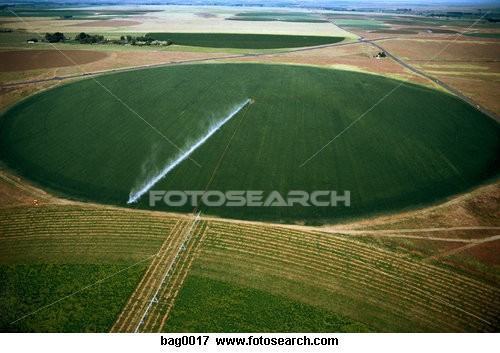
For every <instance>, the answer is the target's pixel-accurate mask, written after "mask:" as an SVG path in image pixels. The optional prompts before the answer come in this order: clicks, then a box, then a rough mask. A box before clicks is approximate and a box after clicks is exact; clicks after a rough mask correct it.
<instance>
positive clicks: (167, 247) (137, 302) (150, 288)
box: [111, 220, 187, 332]
mask: <svg viewBox="0 0 500 353" xmlns="http://www.w3.org/2000/svg"><path fill="white" fill-rule="evenodd" d="M186 223H187V221H184V220H181V221H178V223H177V224H176V225H175V227H174V228H173V229H172V232H171V233H170V235H169V236H168V237H167V238H166V240H165V241H164V243H163V245H162V246H161V248H160V250H159V251H158V253H157V255H156V256H155V258H154V259H153V261H152V262H151V265H150V266H149V267H148V269H147V271H146V273H145V275H144V277H143V278H142V279H141V282H140V283H139V285H138V286H137V287H136V289H135V291H134V293H133V294H132V296H131V297H130V298H129V300H128V302H127V304H126V305H125V307H124V308H123V310H122V312H121V314H120V315H119V316H118V319H117V320H116V322H115V324H114V325H113V327H112V328H111V331H112V332H134V331H135V329H136V327H137V325H138V324H139V323H140V321H141V319H142V315H143V312H144V311H145V310H146V308H147V306H148V302H149V300H150V296H151V294H152V293H154V291H155V290H156V284H157V282H158V279H159V277H160V278H161V277H162V276H163V275H164V273H165V272H166V271H168V264H169V260H170V261H171V260H173V256H175V255H174V254H175V252H176V250H177V249H178V247H179V246H180V244H182V239H183V236H184V228H185V226H186Z"/></svg>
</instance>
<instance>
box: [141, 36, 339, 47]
mask: <svg viewBox="0 0 500 353" xmlns="http://www.w3.org/2000/svg"><path fill="white" fill-rule="evenodd" d="M147 35H149V36H151V37H152V38H154V39H155V40H163V41H166V40H168V41H171V42H172V43H173V44H175V45H185V46H193V47H206V48H221V49H224V48H234V49H283V48H302V47H312V46H318V45H325V44H334V43H338V42H341V41H342V40H344V39H345V38H344V37H333V36H332V37H328V36H299V35H278V34H237V33H167V32H159V33H148V34H147Z"/></svg>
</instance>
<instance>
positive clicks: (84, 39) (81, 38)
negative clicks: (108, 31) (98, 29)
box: [75, 32, 105, 44]
mask: <svg viewBox="0 0 500 353" xmlns="http://www.w3.org/2000/svg"><path fill="white" fill-rule="evenodd" d="M75 40H76V41H78V42H80V44H94V43H103V42H105V40H104V36H102V35H100V34H87V33H85V32H82V33H80V34H78V35H77V36H76V37H75Z"/></svg>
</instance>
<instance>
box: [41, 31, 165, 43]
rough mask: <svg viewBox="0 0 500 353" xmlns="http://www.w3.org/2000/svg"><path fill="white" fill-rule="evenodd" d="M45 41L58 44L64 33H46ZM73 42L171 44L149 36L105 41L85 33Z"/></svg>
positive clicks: (101, 37) (124, 37) (64, 38)
mask: <svg viewBox="0 0 500 353" xmlns="http://www.w3.org/2000/svg"><path fill="white" fill-rule="evenodd" d="M45 40H46V41H47V42H49V43H59V42H64V41H66V40H67V38H66V37H65V36H64V33H61V32H55V33H46V34H45ZM75 41H77V42H79V43H80V44H96V43H112V44H122V45H125V44H130V45H162V46H164V45H171V44H172V42H171V41H169V40H161V41H160V40H155V39H154V38H153V37H151V36H149V35H147V34H146V35H144V36H137V37H133V36H131V35H126V36H121V37H120V40H107V39H105V38H104V36H102V35H100V34H88V33H85V32H81V33H79V34H77V36H76V37H75Z"/></svg>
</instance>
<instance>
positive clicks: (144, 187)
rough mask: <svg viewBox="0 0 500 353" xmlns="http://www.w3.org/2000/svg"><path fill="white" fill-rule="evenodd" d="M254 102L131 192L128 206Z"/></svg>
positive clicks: (243, 104)
mask: <svg viewBox="0 0 500 353" xmlns="http://www.w3.org/2000/svg"><path fill="white" fill-rule="evenodd" d="M253 103H254V100H253V99H250V98H247V99H246V100H245V101H243V102H242V103H240V104H239V105H238V106H237V107H236V108H234V109H233V110H232V111H231V112H230V113H229V115H228V116H226V117H225V118H224V119H222V120H221V121H219V122H217V123H216V124H215V125H214V126H212V127H211V128H210V129H209V130H208V132H207V133H206V134H205V135H204V136H203V137H201V138H200V139H199V140H198V141H196V142H195V143H194V144H193V145H191V146H190V147H189V148H188V149H187V150H185V151H183V152H181V153H180V155H178V156H177V157H176V158H175V159H174V160H173V161H171V162H169V163H168V164H167V165H166V166H165V167H164V168H163V169H162V170H161V171H160V172H159V173H158V174H157V175H156V176H154V177H153V178H151V179H150V180H147V181H146V182H145V183H144V184H143V185H142V186H141V187H140V189H139V190H138V191H131V192H130V195H129V199H128V201H127V204H131V203H134V202H137V200H139V199H140V198H141V196H142V195H144V194H145V193H146V192H148V191H149V189H151V188H152V187H153V186H154V185H155V184H156V183H157V182H158V181H160V180H161V179H163V178H164V177H165V176H166V175H167V174H168V173H170V172H171V171H172V170H173V169H174V168H175V167H177V166H178V165H179V164H180V163H181V162H183V161H184V160H186V159H187V158H188V157H189V156H190V155H191V154H192V153H193V152H194V151H195V150H196V149H197V148H198V147H200V146H201V145H203V144H204V143H205V142H206V141H207V140H208V139H209V138H210V137H211V136H212V135H213V134H215V133H216V132H217V130H219V129H220V128H221V127H222V126H223V125H224V124H226V123H227V122H228V121H229V120H231V119H232V118H233V117H234V116H235V115H236V114H238V113H239V112H240V111H241V110H242V109H243V108H245V107H246V106H247V105H249V104H253Z"/></svg>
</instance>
